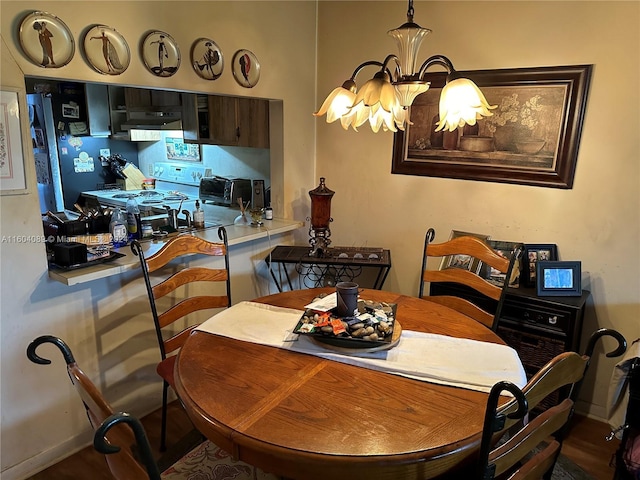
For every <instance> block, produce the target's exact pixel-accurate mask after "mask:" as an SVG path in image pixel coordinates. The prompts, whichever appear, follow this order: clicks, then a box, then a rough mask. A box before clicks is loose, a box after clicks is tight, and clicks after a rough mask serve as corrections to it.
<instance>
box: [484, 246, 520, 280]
mask: <svg viewBox="0 0 640 480" xmlns="http://www.w3.org/2000/svg"><path fill="white" fill-rule="evenodd" d="M487 245H489V246H490V247H491V248H493V249H494V250H495V252H496V253H497V254H498V255H500V256H501V257H504V258H508V259H509V260H511V257H512V255H513V253H514V252H515V251H516V248H518V247H519V251H518V252H517V254H518V255H519V257H518V258H516V259H515V261H514V264H513V269H512V270H511V278H509V282H508V284H507V285H508V286H509V287H514V288H517V287H519V286H520V277H521V273H520V272H521V270H522V268H521V263H522V243H521V242H507V241H504V240H489V241H487ZM480 267H481V268H480V272H479V273H480V276H481V277H482V278H484V279H485V280H487V281H488V282H489V283H492V284H494V285H497V286H499V287H502V285H504V279H505V277H506V274H504V273H501V272H500V271H499V270H496V269H494V268H492V267H491V266H490V265H487V264H485V263H482V262H481V263H480Z"/></svg>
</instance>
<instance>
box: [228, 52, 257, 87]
mask: <svg viewBox="0 0 640 480" xmlns="http://www.w3.org/2000/svg"><path fill="white" fill-rule="evenodd" d="M232 63H233V78H235V79H236V82H238V84H240V85H241V86H243V87H245V88H251V87H254V86H255V85H256V84H257V83H258V80H260V63H259V62H258V59H257V58H256V56H255V55H254V54H253V52H251V51H249V50H238V51H237V52H236V53H235V54H234V55H233V62H232Z"/></svg>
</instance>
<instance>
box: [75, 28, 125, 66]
mask: <svg viewBox="0 0 640 480" xmlns="http://www.w3.org/2000/svg"><path fill="white" fill-rule="evenodd" d="M83 47H84V54H85V56H86V57H87V61H88V62H89V65H91V66H92V67H93V68H94V69H96V70H97V71H98V72H100V73H102V74H104V75H120V74H121V73H122V72H124V71H125V70H126V69H127V67H129V62H130V61H131V53H130V52H129V45H128V44H127V41H126V40H125V39H124V37H123V36H122V35H120V34H119V33H118V32H117V31H116V30H115V29H113V28H111V27H108V26H106V25H94V26H93V27H92V28H90V29H89V30H88V31H87V33H86V34H85V36H84V43H83Z"/></svg>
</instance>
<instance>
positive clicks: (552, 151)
mask: <svg viewBox="0 0 640 480" xmlns="http://www.w3.org/2000/svg"><path fill="white" fill-rule="evenodd" d="M592 71H593V65H577V66H566V67H539V68H520V69H505V70H478V71H468V72H460V74H461V76H463V77H468V78H470V79H471V80H473V81H474V82H475V83H476V84H477V85H478V87H480V88H481V89H482V91H483V93H484V94H485V96H486V98H487V101H488V102H489V104H490V105H496V108H495V109H493V110H492V113H493V115H492V116H490V117H485V118H483V119H481V120H479V121H478V122H477V123H476V125H474V126H470V125H465V127H463V128H458V129H457V130H454V131H453V132H435V128H436V126H435V122H437V121H438V119H439V117H438V103H439V98H440V92H441V90H442V87H443V86H444V84H445V78H446V73H435V74H430V75H428V76H427V77H428V80H430V81H431V87H430V89H429V90H427V91H426V92H425V93H423V94H421V95H419V96H418V97H417V98H416V99H415V101H414V102H413V105H412V106H411V107H410V109H411V111H410V119H411V122H412V124H411V125H408V126H407V127H406V129H405V130H404V131H398V132H396V133H395V134H394V145H393V160H392V168H391V173H394V174H405V175H423V176H430V177H445V178H458V179H466V180H476V181H489V182H501V183H516V184H522V185H534V186H541V187H554V188H567V189H569V188H572V186H573V179H574V174H575V169H576V161H577V157H578V147H579V144H580V136H581V133H582V124H583V121H584V116H585V111H586V104H587V95H588V91H589V85H590V80H591V74H592Z"/></svg>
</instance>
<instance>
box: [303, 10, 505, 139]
mask: <svg viewBox="0 0 640 480" xmlns="http://www.w3.org/2000/svg"><path fill="white" fill-rule="evenodd" d="M430 32H431V30H429V29H428V28H422V27H421V26H420V25H418V24H416V23H414V22H413V0H409V7H408V10H407V22H406V23H405V24H403V25H400V26H399V27H398V28H396V29H394V30H389V32H387V33H388V34H389V35H391V36H392V37H393V38H395V39H396V43H397V45H398V49H399V50H400V54H399V55H398V56H397V55H393V54H391V55H387V57H386V58H385V59H384V61H383V62H378V61H375V60H369V61H366V62H364V63H362V64H361V65H358V67H357V68H356V69H355V70H354V71H353V74H352V75H351V78H349V79H348V80H346V81H345V82H344V83H343V84H342V86H341V87H337V88H336V89H334V90H333V91H332V92H331V93H330V94H329V96H328V97H327V98H326V100H325V101H324V103H323V104H322V106H321V107H320V110H318V111H317V112H316V113H314V115H315V116H317V117H320V116H322V115H325V114H326V115H327V123H331V122H334V121H336V120H338V119H340V123H341V124H342V127H343V128H344V129H345V130H348V129H349V127H352V128H353V129H354V130H356V131H357V130H358V127H360V126H361V125H362V124H364V123H365V122H366V121H367V120H368V121H369V123H370V125H371V129H372V130H373V131H374V132H378V131H379V130H380V127H382V129H383V130H384V131H388V130H390V131H392V132H397V131H398V129H400V130H404V128H405V125H407V124H408V125H410V124H411V122H410V120H409V107H410V106H411V104H412V103H413V101H414V100H415V98H416V97H417V96H418V95H420V94H421V93H424V92H426V91H427V90H428V89H429V86H430V83H429V82H427V81H426V80H424V76H425V74H426V71H427V70H428V69H429V68H431V67H432V66H435V65H438V66H440V67H443V68H445V69H446V70H447V73H448V75H447V80H446V85H445V86H444V88H443V89H442V93H441V94H440V104H439V112H440V120H439V121H438V123H437V124H436V127H437V128H436V131H440V130H449V131H453V130H455V129H456V128H458V127H462V126H464V125H465V124H467V123H468V124H469V125H475V124H476V120H479V119H481V118H482V117H483V116H485V117H486V116H490V115H492V113H491V112H490V111H489V109H492V108H496V106H492V105H489V104H488V103H487V100H486V99H485V97H484V95H483V94H482V92H481V91H480V89H479V88H478V87H477V86H476V84H475V83H473V82H472V81H471V80H469V79H468V78H463V77H461V76H460V75H459V74H458V73H457V72H456V71H455V69H454V68H453V64H452V63H451V61H450V60H449V59H448V58H447V57H445V56H444V55H433V56H431V57H429V58H427V59H426V60H425V61H424V63H423V64H422V65H421V66H420V68H419V69H417V70H416V57H417V55H418V50H419V49H420V45H421V43H422V40H423V39H424V37H425V35H427V34H428V33H430ZM368 66H377V67H380V70H379V71H378V72H377V73H376V74H375V75H374V76H373V78H372V79H370V80H368V81H367V82H366V83H365V84H364V85H362V88H360V89H359V90H358V87H357V85H356V76H357V75H358V74H359V73H360V71H361V70H362V69H364V68H365V67H368Z"/></svg>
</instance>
